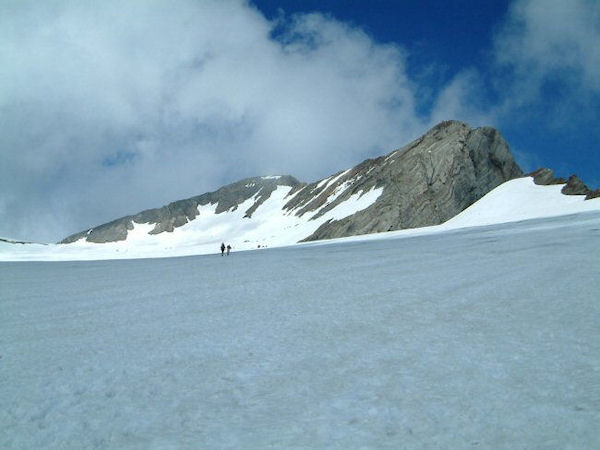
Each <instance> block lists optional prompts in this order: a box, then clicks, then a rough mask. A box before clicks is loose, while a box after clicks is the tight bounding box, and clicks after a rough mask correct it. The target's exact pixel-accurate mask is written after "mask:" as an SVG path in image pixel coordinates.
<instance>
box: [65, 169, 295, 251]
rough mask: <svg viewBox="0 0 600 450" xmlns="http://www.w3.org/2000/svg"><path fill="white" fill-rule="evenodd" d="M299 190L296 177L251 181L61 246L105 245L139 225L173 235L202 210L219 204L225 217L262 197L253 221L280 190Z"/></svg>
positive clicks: (218, 210)
mask: <svg viewBox="0 0 600 450" xmlns="http://www.w3.org/2000/svg"><path fill="white" fill-rule="evenodd" d="M281 185H283V186H292V187H296V186H298V185H301V183H300V182H299V181H298V180H296V179H295V178H294V177H292V176H289V175H286V176H282V177H276V178H270V177H256V178H247V179H245V180H241V181H238V182H236V183H233V184H230V185H227V186H224V187H222V188H220V189H219V190H217V191H215V192H208V193H206V194H202V195H199V196H196V197H192V198H188V199H185V200H179V201H177V202H173V203H169V204H168V205H166V206H163V207H162V208H155V209H148V210H145V211H142V212H140V213H138V214H136V215H133V216H125V217H121V218H120V219H117V220H113V221H112V222H109V223H105V224H103V225H100V226H98V227H94V228H91V229H89V230H86V231H82V232H80V233H76V234H73V235H71V236H69V237H67V238H65V239H63V240H62V241H61V242H60V243H61V244H69V243H71V242H75V241H77V240H79V239H82V238H85V239H86V241H88V242H95V243H105V242H115V241H123V240H125V239H127V231H128V230H132V229H133V224H134V222H135V223H151V224H155V225H154V229H152V231H150V234H159V233H163V232H165V231H166V232H171V231H173V230H174V229H175V228H177V227H180V226H182V225H185V224H186V223H188V222H189V221H191V220H194V219H195V218H196V217H197V216H198V206H199V205H208V204H217V208H216V213H217V214H218V213H222V212H224V211H228V210H230V209H232V208H234V209H235V208H237V206H238V205H239V204H241V203H243V202H244V201H246V200H248V199H249V198H252V197H254V196H255V195H257V194H258V198H257V201H256V202H255V204H254V205H253V207H252V208H250V209H249V210H248V211H246V217H251V216H252V213H253V212H254V210H255V209H256V208H257V207H258V206H259V205H260V204H262V203H263V202H264V201H265V200H266V199H267V198H269V196H270V195H271V193H272V192H273V191H274V190H275V189H277V186H281Z"/></svg>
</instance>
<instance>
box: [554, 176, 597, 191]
mask: <svg viewBox="0 0 600 450" xmlns="http://www.w3.org/2000/svg"><path fill="white" fill-rule="evenodd" d="M560 192H562V193H563V194H565V195H588V194H589V193H590V192H592V191H591V189H590V188H589V187H587V186H586V185H585V183H584V182H583V181H582V180H581V178H579V177H578V176H577V175H571V176H570V177H569V180H568V181H567V184H565V186H564V187H563V188H562V189H561V190H560Z"/></svg>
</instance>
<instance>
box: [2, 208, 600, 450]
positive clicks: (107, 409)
mask: <svg viewBox="0 0 600 450" xmlns="http://www.w3.org/2000/svg"><path fill="white" fill-rule="evenodd" d="M599 254H600V213H598V212H588V213H579V214H576V215H570V216H561V217H554V218H546V219H536V220H528V221H523V222H516V223H510V224H502V225H491V226H484V227H478V228H470V229H457V230H448V231H444V232H439V233H433V234H424V235H421V236H410V235H393V234H390V235H387V237H386V238H385V239H371V240H366V241H360V240H347V241H344V242H330V243H328V244H323V243H320V244H309V245H301V246H294V247H287V248H276V249H267V250H264V251H248V252H239V253H233V254H232V255H231V256H229V257H227V256H226V257H222V256H220V255H210V256H191V257H179V258H161V259H137V260H116V261H79V262H31V261H29V262H3V263H0V279H1V280H2V282H1V286H0V311H1V314H0V343H1V345H0V386H1V388H0V404H1V405H2V408H0V447H1V448H7V449H30V448H144V449H146V448H190V449H192V448H206V449H223V448H266V447H268V448H289V447H295V448H333V447H336V448H466V447H471V446H480V447H483V448H511V449H514V448H599V447H600V433H598V423H600V383H598V380H599V379H600V327H598V323H600V302H599V301H598V292H600V277H598V269H599V260H598V255H599Z"/></svg>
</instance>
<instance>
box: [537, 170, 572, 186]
mask: <svg viewBox="0 0 600 450" xmlns="http://www.w3.org/2000/svg"><path fill="white" fill-rule="evenodd" d="M527 176H529V177H533V182H534V183H535V184H538V185H541V186H549V185H552V184H565V183H566V182H567V181H566V180H565V179H564V178H556V177H555V176H554V171H553V170H552V169H548V168H546V167H542V168H541V169H538V170H536V171H535V172H531V173H529V174H527Z"/></svg>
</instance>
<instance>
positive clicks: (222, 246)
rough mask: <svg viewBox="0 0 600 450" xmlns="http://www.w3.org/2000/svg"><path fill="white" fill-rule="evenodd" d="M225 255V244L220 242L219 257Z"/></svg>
mask: <svg viewBox="0 0 600 450" xmlns="http://www.w3.org/2000/svg"><path fill="white" fill-rule="evenodd" d="M224 253H225V243H224V242H221V256H223V254H224Z"/></svg>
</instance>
